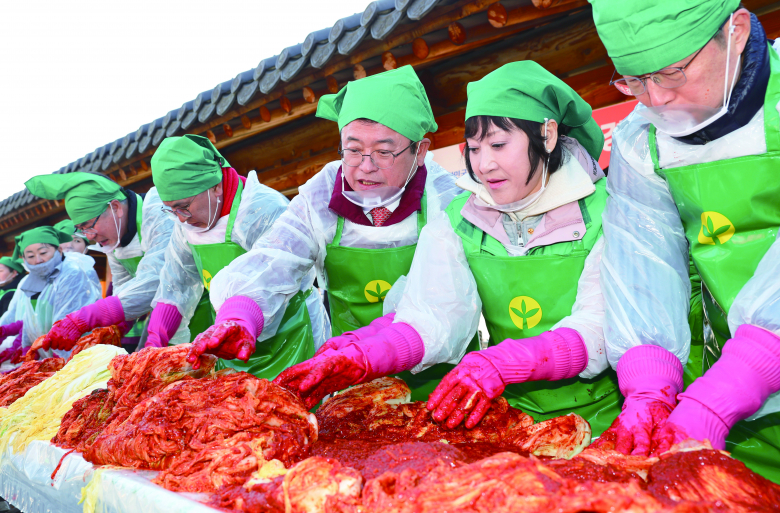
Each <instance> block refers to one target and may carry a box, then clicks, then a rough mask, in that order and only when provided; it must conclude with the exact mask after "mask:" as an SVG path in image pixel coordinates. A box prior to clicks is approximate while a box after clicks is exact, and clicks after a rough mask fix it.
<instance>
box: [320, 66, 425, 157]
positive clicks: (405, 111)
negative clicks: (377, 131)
mask: <svg viewBox="0 0 780 513" xmlns="http://www.w3.org/2000/svg"><path fill="white" fill-rule="evenodd" d="M317 117H318V118H324V119H329V120H331V121H336V122H337V123H338V124H339V131H341V130H342V129H343V128H344V127H345V126H346V125H348V124H349V123H351V122H353V121H355V120H356V119H361V118H365V119H370V120H371V121H376V122H377V123H381V124H383V125H385V126H386V127H387V128H390V129H392V130H395V131H396V132H398V133H399V134H401V135H403V136H406V137H408V138H409V139H410V140H411V141H412V142H417V141H419V140H421V139H422V138H423V137H424V136H425V134H426V133H428V132H435V131H436V130H438V129H439V127H438V126H437V125H436V121H435V120H434V119H433V111H432V110H431V104H430V103H429V102H428V96H427V95H426V94H425V88H424V87H423V85H422V83H421V82H420V79H419V78H417V74H416V73H415V72H414V68H412V67H411V66H402V67H400V68H398V69H394V70H392V71H385V72H384V73H379V74H377V75H372V76H370V77H366V78H362V79H360V80H355V81H352V82H349V83H347V85H346V86H344V87H343V88H342V89H341V91H339V92H338V93H336V94H326V95H325V96H323V97H322V98H320V101H319V104H318V105H317Z"/></svg>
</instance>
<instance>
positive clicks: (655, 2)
mask: <svg viewBox="0 0 780 513" xmlns="http://www.w3.org/2000/svg"><path fill="white" fill-rule="evenodd" d="M589 1H590V3H591V4H593V21H594V22H595V23H596V30H598V33H599V37H600V38H601V41H602V42H603V43H604V46H606V47H607V53H608V54H609V56H610V57H611V58H612V62H613V63H614V64H615V69H617V72H618V73H620V74H622V75H634V76H636V75H644V74H645V73H652V72H654V71H658V70H659V69H661V68H665V67H666V66H669V65H671V64H673V63H675V62H678V61H681V60H682V59H684V58H686V57H688V56H689V55H691V54H692V53H695V52H696V51H697V50H699V49H700V48H701V47H703V46H704V45H705V44H707V42H708V41H709V40H710V39H711V38H712V36H714V35H715V32H717V31H718V29H719V28H720V27H721V25H723V22H724V21H726V20H727V19H728V17H729V15H730V14H731V13H733V12H734V11H735V10H736V9H737V7H739V1H740V0H677V1H672V0H589Z"/></svg>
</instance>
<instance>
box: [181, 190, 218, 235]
mask: <svg viewBox="0 0 780 513" xmlns="http://www.w3.org/2000/svg"><path fill="white" fill-rule="evenodd" d="M206 197H207V198H208V200H209V222H208V224H206V226H193V225H191V224H189V223H187V221H184V222H183V223H181V221H179V222H180V223H181V227H182V228H184V230H186V231H188V232H190V233H203V232H207V231H209V230H211V225H212V224H214V221H216V220H217V214H219V199H218V198H217V200H216V203H217V205H216V208H215V209H214V215H213V216H212V215H211V189H207V190H206Z"/></svg>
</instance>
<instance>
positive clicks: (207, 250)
mask: <svg viewBox="0 0 780 513" xmlns="http://www.w3.org/2000/svg"><path fill="white" fill-rule="evenodd" d="M152 177H153V179H154V183H155V186H156V187H157V191H158V192H159V194H160V197H161V198H162V200H163V204H164V207H163V209H162V210H163V211H164V212H165V213H166V214H168V215H170V216H171V217H172V218H174V219H175V221H174V224H175V228H174V232H173V236H172V237H171V243H170V245H169V246H168V249H167V252H166V256H165V266H163V268H162V270H161V272H160V287H159V289H158V291H157V295H156V296H155V298H154V300H153V301H152V304H153V305H154V311H153V312H152V317H151V321H150V323H149V339H148V340H147V342H146V345H147V347H148V346H158V347H162V346H165V345H167V344H168V340H169V338H170V337H171V336H172V334H173V333H174V332H175V331H176V329H177V328H178V327H179V324H180V322H181V321H182V319H183V318H184V319H189V318H190V317H192V320H191V321H190V322H189V328H190V333H191V334H193V335H198V334H201V333H202V334H201V335H199V338H198V339H196V343H197V344H200V342H198V341H199V340H204V339H207V340H210V339H214V338H220V337H221V338H226V339H229V342H228V343H226V344H222V345H220V346H219V347H214V348H213V349H211V350H210V352H212V353H213V354H215V355H217V356H219V357H220V358H222V359H221V360H219V362H218V364H217V365H218V366H219V367H220V368H224V367H232V368H234V369H237V370H241V371H246V372H249V373H251V374H254V375H255V376H258V377H260V378H265V379H273V378H275V377H276V375H277V374H279V373H280V372H281V371H282V370H284V369H285V368H287V367H289V366H290V365H294V364H296V363H298V362H301V361H303V360H305V359H307V358H310V357H311V356H312V355H313V354H314V346H315V344H320V345H321V344H322V343H323V342H324V340H325V339H326V338H327V337H329V336H330V325H329V323H328V318H327V315H326V314H325V309H324V307H323V305H322V299H321V298H320V294H319V292H317V291H316V290H313V289H312V282H313V281H314V271H313V270H312V271H311V272H310V273H309V275H308V276H307V279H304V280H302V283H301V287H300V289H299V290H298V291H297V292H296V293H295V294H294V295H293V297H292V298H291V299H290V301H289V302H288V304H287V307H286V310H285V311H284V313H283V314H282V316H281V317H282V321H281V322H280V324H279V327H278V328H277V330H276V332H275V333H273V334H269V333H268V332H260V331H259V330H257V326H258V325H259V326H262V323H263V317H262V314H260V313H259V311H258V307H257V305H256V304H255V303H254V302H252V301H251V300H249V299H244V300H243V301H242V300H237V301H235V302H233V303H232V305H233V308H234V309H236V310H237V312H238V313H236V314H235V315H232V314H231V316H230V319H231V322H222V319H223V318H226V316H228V315H229V314H230V312H231V310H230V307H229V306H228V308H225V306H223V307H222V309H221V310H220V311H219V315H216V312H215V311H214V309H212V307H211V304H210V302H209V289H210V288H211V281H212V279H214V277H215V276H217V273H218V272H219V271H220V270H222V269H223V268H224V267H225V266H227V265H228V264H230V263H231V262H232V261H233V260H234V259H236V258H238V257H240V256H241V255H243V254H244V253H246V252H247V251H248V250H250V249H251V248H252V246H253V245H254V244H255V243H256V242H257V241H258V240H259V239H260V238H261V237H262V236H263V235H264V234H265V233H266V232H267V231H268V229H270V227H271V226H272V225H273V223H274V221H276V219H277V218H278V217H279V216H280V215H281V214H282V213H284V211H285V210H286V209H287V205H288V204H289V201H288V200H287V198H285V197H284V196H283V195H282V194H280V193H279V192H277V191H275V190H273V189H271V188H270V187H267V186H265V185H262V184H261V183H260V182H259V181H258V179H257V173H256V172H254V171H252V172H251V173H249V176H247V177H246V178H244V177H243V176H240V175H239V174H238V173H237V172H236V170H235V169H233V168H232V167H230V164H228V162H227V161H226V160H225V158H224V157H223V156H222V155H221V154H220V153H219V151H217V149H216V148H215V147H214V145H213V144H211V142H210V141H209V140H208V139H206V138H205V137H201V136H198V135H185V136H183V137H169V138H168V139H165V140H164V141H163V142H162V144H160V147H159V148H158V149H157V151H156V152H155V154H154V156H153V157H152ZM247 278H248V277H247ZM247 278H242V281H244V280H246V279H247ZM215 320H218V321H219V322H217V325H218V327H217V328H214V327H210V326H212V325H213V324H214V323H215ZM248 333H257V334H259V335H260V336H259V337H258V336H256V335H255V336H252V335H248Z"/></svg>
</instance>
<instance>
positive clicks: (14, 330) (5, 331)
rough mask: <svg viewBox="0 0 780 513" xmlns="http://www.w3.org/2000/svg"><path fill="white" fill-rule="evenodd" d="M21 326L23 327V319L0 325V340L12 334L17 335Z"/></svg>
mask: <svg viewBox="0 0 780 513" xmlns="http://www.w3.org/2000/svg"><path fill="white" fill-rule="evenodd" d="M22 328H24V321H16V322H12V323H11V324H6V325H5V326H0V340H2V339H4V338H6V337H11V336H13V335H18V334H19V333H20V332H21V331H22Z"/></svg>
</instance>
